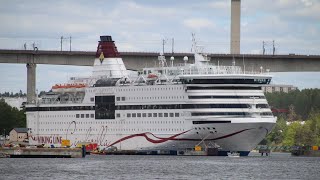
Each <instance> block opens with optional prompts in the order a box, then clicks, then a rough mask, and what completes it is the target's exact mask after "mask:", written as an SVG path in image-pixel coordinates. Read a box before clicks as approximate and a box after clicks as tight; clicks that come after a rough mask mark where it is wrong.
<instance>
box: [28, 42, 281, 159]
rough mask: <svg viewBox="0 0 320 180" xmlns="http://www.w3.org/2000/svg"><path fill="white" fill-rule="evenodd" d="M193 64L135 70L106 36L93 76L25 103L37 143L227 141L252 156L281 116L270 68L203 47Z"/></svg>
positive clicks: (171, 146)
mask: <svg viewBox="0 0 320 180" xmlns="http://www.w3.org/2000/svg"><path fill="white" fill-rule="evenodd" d="M193 50H194V58H195V62H194V64H189V63H187V60H188V58H187V57H184V60H185V63H184V64H179V65H178V64H174V58H173V57H171V59H170V61H171V62H170V63H169V62H168V63H167V61H166V60H165V57H164V56H162V55H160V56H159V57H158V61H159V66H157V67H152V68H144V69H143V70H142V71H140V72H139V73H134V72H132V71H131V72H130V71H128V70H127V69H126V68H125V66H124V63H123V61H122V59H121V57H120V54H119V53H118V51H117V48H116V46H115V44H114V41H113V40H112V38H111V36H101V37H100V41H99V45H98V48H97V53H96V58H95V61H94V66H93V74H92V76H91V77H88V78H71V79H70V81H69V82H68V83H67V84H56V85H54V86H53V87H52V90H51V91H50V92H48V93H47V94H45V95H43V96H42V97H41V98H40V99H39V100H37V102H36V104H28V105H26V115H27V127H28V128H29V130H30V138H29V141H30V143H41V144H61V141H62V140H64V139H68V140H70V141H71V144H72V145H76V144H77V143H79V142H92V143H97V144H98V145H100V147H104V148H110V147H112V148H115V147H116V148H117V149H118V150H142V151H144V150H177V151H180V150H182V151H183V150H185V149H190V148H194V147H195V146H201V147H202V148H208V147H220V151H219V153H220V154H224V155H227V152H239V153H240V154H241V155H242V156H243V155H248V153H249V151H251V150H252V149H253V148H255V146H256V145H257V144H258V143H259V142H260V141H261V140H262V139H263V138H264V137H266V135H267V134H268V133H269V132H270V131H271V130H272V128H273V126H274V125H275V123H276V117H274V116H273V114H272V112H271V110H270V108H269V106H268V103H267V100H266V98H265V96H264V93H263V91H262V90H261V86H263V85H265V84H269V83H270V81H271V78H272V76H271V75H269V74H268V73H265V74H264V73H262V72H259V73H253V72H250V73H247V72H243V71H242V70H241V68H240V67H238V66H235V65H234V64H235V63H233V65H232V66H219V65H218V66H216V65H211V64H210V63H209V59H208V58H207V56H205V55H204V54H202V53H200V52H199V51H198V50H197V45H196V42H195V40H194V39H193Z"/></svg>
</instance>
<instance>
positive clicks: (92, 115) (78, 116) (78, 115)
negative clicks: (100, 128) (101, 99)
mask: <svg viewBox="0 0 320 180" xmlns="http://www.w3.org/2000/svg"><path fill="white" fill-rule="evenodd" d="M76 118H94V114H76Z"/></svg>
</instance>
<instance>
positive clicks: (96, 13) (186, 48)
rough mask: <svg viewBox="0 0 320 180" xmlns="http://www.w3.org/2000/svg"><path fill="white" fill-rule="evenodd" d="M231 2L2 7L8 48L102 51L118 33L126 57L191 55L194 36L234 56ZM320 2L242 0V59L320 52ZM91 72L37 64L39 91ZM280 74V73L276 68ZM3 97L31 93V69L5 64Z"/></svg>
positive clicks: (283, 80)
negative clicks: (103, 41) (102, 42)
mask: <svg viewBox="0 0 320 180" xmlns="http://www.w3.org/2000/svg"><path fill="white" fill-rule="evenodd" d="M230 7H231V1H230V0H202V1H194V0H175V1H172V0H161V1H156V0H122V1H114V0H112V1H111V0H110V1H109V0H104V1H102V0H92V1H84V0H69V1H63V0H57V1H41V0H29V1H23V0H20V1H18V0H11V1H0V23H1V28H0V49H23V45H24V44H25V43H26V45H27V49H31V47H32V44H33V43H35V45H36V46H37V47H38V49H39V50H60V48H61V46H60V37H61V36H63V37H64V38H63V43H62V48H63V50H69V39H68V38H69V37H70V36H71V40H72V50H82V51H95V50H96V47H97V41H98V40H99V36H100V35H112V37H113V39H114V40H115V41H116V45H117V47H118V50H119V51H120V52H123V51H140V52H159V51H160V50H161V49H162V40H163V39H164V40H165V42H166V43H165V51H167V52H171V49H172V43H171V42H172V38H174V51H175V52H190V48H191V33H195V34H196V39H197V41H198V42H199V44H201V45H203V46H204V51H205V52H208V53H229V52H230V49H229V48H230V47H229V46H230V13H231V12H230V9H231V8H230ZM319 12H320V0H268V1H263V0H242V2H241V53H246V54H260V53H262V42H263V41H265V42H266V53H268V54H271V52H272V41H273V40H274V41H275V47H276V54H289V53H295V54H316V55H319V54H320V38H319V34H320V23H319V22H320V13H319ZM91 70H92V68H91V67H77V66H55V65H37V89H38V91H42V90H46V91H47V90H49V89H50V88H51V86H52V85H54V84H55V83H63V82H66V81H67V80H68V78H69V77H71V76H90V75H91ZM271 71H272V70H271ZM274 75H275V76H274V83H278V84H292V85H294V86H298V87H299V88H300V89H302V88H320V73H319V72H301V73H275V74H274ZM0 77H1V78H0V92H5V91H13V92H18V91H19V90H20V89H21V90H22V91H24V92H26V67H25V65H24V64H0Z"/></svg>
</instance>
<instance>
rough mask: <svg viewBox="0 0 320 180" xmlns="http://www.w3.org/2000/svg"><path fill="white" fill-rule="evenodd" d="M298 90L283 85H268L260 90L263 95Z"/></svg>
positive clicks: (291, 86)
mask: <svg viewBox="0 0 320 180" xmlns="http://www.w3.org/2000/svg"><path fill="white" fill-rule="evenodd" d="M297 89H298V88H297V87H295V86H293V85H284V84H268V85H266V86H262V90H263V92H265V93H273V92H285V93H288V92H290V91H295V90H297Z"/></svg>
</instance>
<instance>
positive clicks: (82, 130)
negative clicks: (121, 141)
mask: <svg viewBox="0 0 320 180" xmlns="http://www.w3.org/2000/svg"><path fill="white" fill-rule="evenodd" d="M39 131H42V132H44V131H46V132H48V131H49V132H50V131H64V132H67V131H68V129H39ZM69 131H70V130H69ZM72 131H75V132H100V131H101V130H99V129H92V128H91V129H90V128H89V129H72ZM108 131H109V132H119V131H121V132H123V131H131V132H137V131H142V132H143V131H184V129H183V128H141V129H139V128H137V129H136V128H107V132H108Z"/></svg>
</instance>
